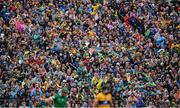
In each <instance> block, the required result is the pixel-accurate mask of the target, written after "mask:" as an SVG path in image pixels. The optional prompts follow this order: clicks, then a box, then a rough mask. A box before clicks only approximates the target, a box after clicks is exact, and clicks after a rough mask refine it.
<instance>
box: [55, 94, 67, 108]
mask: <svg viewBox="0 0 180 108" xmlns="http://www.w3.org/2000/svg"><path fill="white" fill-rule="evenodd" d="M54 107H56V108H66V107H67V97H66V96H61V95H60V94H59V93H57V94H56V95H55V97H54Z"/></svg>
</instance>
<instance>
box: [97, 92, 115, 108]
mask: <svg viewBox="0 0 180 108" xmlns="http://www.w3.org/2000/svg"><path fill="white" fill-rule="evenodd" d="M95 103H97V104H98V108H110V107H111V103H112V95H111V94H110V93H109V94H103V93H99V94H98V95H97V96H96V99H95Z"/></svg>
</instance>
